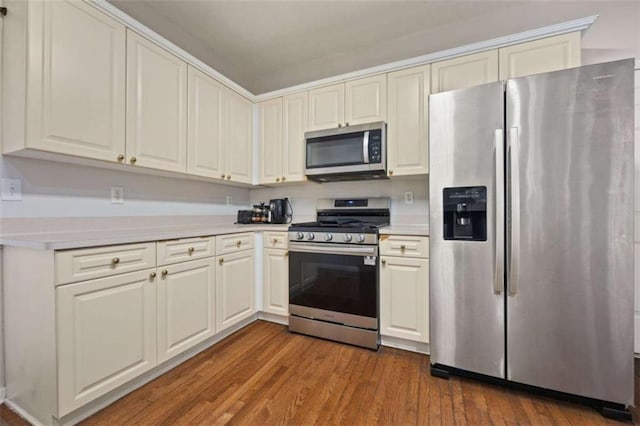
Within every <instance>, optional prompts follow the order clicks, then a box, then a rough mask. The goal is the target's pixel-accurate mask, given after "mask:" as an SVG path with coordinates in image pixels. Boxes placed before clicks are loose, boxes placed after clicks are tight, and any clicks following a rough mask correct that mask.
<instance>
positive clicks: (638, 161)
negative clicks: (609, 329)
mask: <svg viewBox="0 0 640 426" xmlns="http://www.w3.org/2000/svg"><path fill="white" fill-rule="evenodd" d="M636 65H639V66H640V56H639V57H638V59H636ZM635 103H636V105H635V113H636V114H635V126H636V128H635V170H636V179H635V253H634V267H635V271H634V272H635V274H634V283H635V305H636V309H635V311H636V312H635V352H636V353H640V67H638V68H637V69H636V72H635Z"/></svg>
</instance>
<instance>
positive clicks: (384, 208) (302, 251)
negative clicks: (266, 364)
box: [289, 198, 389, 349]
mask: <svg viewBox="0 0 640 426" xmlns="http://www.w3.org/2000/svg"><path fill="white" fill-rule="evenodd" d="M388 224H389V199H388V198H351V199H321V200H318V204H317V221H316V222H307V223H295V224H293V225H291V226H290V227H289V313H290V317H289V330H290V331H292V332H296V333H302V334H308V335H311V336H317V337H322V338H325V339H330V340H336V341H340V342H344V343H350V344H353V345H357V346H364V347H367V348H371V349H377V348H378V346H379V344H380V337H379V333H378V311H379V301H378V298H379V296H378V293H379V291H378V286H379V279H378V230H379V228H381V227H383V226H386V225H388Z"/></svg>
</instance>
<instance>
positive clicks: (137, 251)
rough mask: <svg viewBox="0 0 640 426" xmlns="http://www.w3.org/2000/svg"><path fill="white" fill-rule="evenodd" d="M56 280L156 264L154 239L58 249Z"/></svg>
mask: <svg viewBox="0 0 640 426" xmlns="http://www.w3.org/2000/svg"><path fill="white" fill-rule="evenodd" d="M55 262H56V284H57V285H59V284H67V283H72V282H77V281H85V280H90V279H94V278H101V277H108V276H110V275H116V274H121V273H124V272H133V271H138V270H140V269H146V268H153V267H155V266H156V243H140V244H127V245H121V246H106V247H94V248H88V249H78V250H65V251H57V252H56V254H55Z"/></svg>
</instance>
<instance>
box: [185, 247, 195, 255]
mask: <svg viewBox="0 0 640 426" xmlns="http://www.w3.org/2000/svg"><path fill="white" fill-rule="evenodd" d="M187 251H188V252H189V254H193V252H194V251H196V249H194V248H193V247H189V249H188V250H187Z"/></svg>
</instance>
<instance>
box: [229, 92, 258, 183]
mask: <svg viewBox="0 0 640 426" xmlns="http://www.w3.org/2000/svg"><path fill="white" fill-rule="evenodd" d="M224 112H225V116H224V123H225V124H224V139H225V145H224V146H225V162H224V165H225V170H226V178H227V180H232V181H234V182H243V183H252V182H251V181H252V179H253V174H252V169H253V104H252V103H251V102H249V101H248V100H247V99H245V98H243V97H242V96H240V95H238V94H237V93H236V92H234V91H232V90H229V89H226V90H225V110H224Z"/></svg>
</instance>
